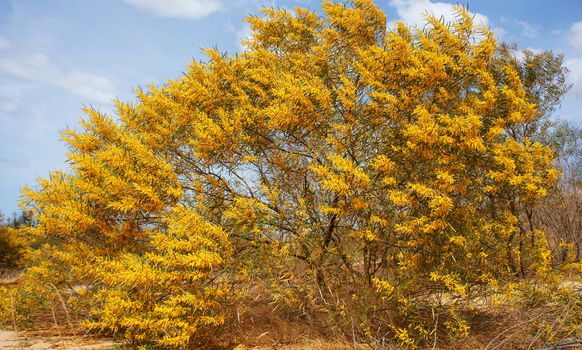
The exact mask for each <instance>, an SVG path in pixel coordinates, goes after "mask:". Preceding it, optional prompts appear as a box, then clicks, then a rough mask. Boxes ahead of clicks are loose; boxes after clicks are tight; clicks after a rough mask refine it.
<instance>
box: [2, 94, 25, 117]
mask: <svg viewBox="0 0 582 350" xmlns="http://www.w3.org/2000/svg"><path fill="white" fill-rule="evenodd" d="M19 108H20V104H19V103H18V102H16V100H14V99H12V98H7V97H2V96H0V112H5V113H12V112H16V111H17V110H18V109H19Z"/></svg>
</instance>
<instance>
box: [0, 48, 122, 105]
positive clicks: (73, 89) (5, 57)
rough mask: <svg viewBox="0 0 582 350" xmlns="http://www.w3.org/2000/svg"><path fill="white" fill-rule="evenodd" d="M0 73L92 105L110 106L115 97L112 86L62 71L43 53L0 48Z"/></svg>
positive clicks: (104, 80)
mask: <svg viewBox="0 0 582 350" xmlns="http://www.w3.org/2000/svg"><path fill="white" fill-rule="evenodd" d="M0 43H1V42H0ZM8 44H10V43H9V42H8ZM0 72H1V73H4V74H8V75H11V76H13V77H17V78H20V79H22V80H26V81H36V82H43V83H46V84H51V85H53V86H57V87H60V88H62V89H64V90H66V91H69V92H70V93H72V94H75V95H77V96H81V97H84V98H87V99H88V100H90V101H92V102H97V103H102V104H110V103H111V102H112V99H113V98H114V96H115V94H114V93H113V91H114V90H115V89H114V86H113V83H111V81H109V80H108V79H107V78H105V77H102V76H99V75H95V74H92V73H87V72H81V71H77V70H66V69H63V68H61V67H59V66H57V65H56V64H54V63H53V62H51V60H50V58H49V57H48V56H46V55H44V54H38V53H32V54H27V53H21V52H16V51H15V50H7V49H6V48H4V49H3V48H2V47H1V46H0ZM14 107H15V106H14V105H12V106H11V107H9V108H14ZM4 108H8V107H6V106H4Z"/></svg>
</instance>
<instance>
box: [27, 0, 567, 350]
mask: <svg viewBox="0 0 582 350" xmlns="http://www.w3.org/2000/svg"><path fill="white" fill-rule="evenodd" d="M322 8H323V15H322V16H320V15H318V14H317V13H315V12H311V11H309V10H306V9H301V8H297V9H295V11H294V12H292V11H287V10H275V9H265V10H263V13H264V16H262V17H255V16H251V17H249V18H248V19H247V21H248V22H249V23H250V25H251V29H252V36H251V38H250V39H248V40H246V41H245V42H244V45H245V50H244V51H243V52H242V53H240V54H238V55H236V56H226V55H222V54H220V53H219V52H217V51H215V50H207V51H206V54H207V57H208V60H207V62H192V63H191V65H190V66H189V68H188V71H187V72H186V73H185V75H184V76H183V77H182V78H180V79H178V80H174V81H168V83H167V84H165V85H164V86H162V87H159V88H157V87H151V88H149V90H147V91H142V90H139V91H138V92H137V95H138V99H139V100H138V102H136V103H135V104H125V103H121V102H119V103H118V104H117V115H118V117H117V118H116V119H111V118H110V117H107V116H104V115H101V114H99V113H98V112H96V111H94V110H87V111H86V112H87V115H88V118H87V119H86V120H85V121H83V122H82V129H81V130H80V131H72V130H71V131H66V132H65V134H64V138H65V141H66V142H67V143H68V145H69V148H70V152H69V154H68V157H69V163H70V168H69V169H68V171H66V172H56V173H54V174H52V175H51V176H50V178H49V179H46V180H41V181H40V182H39V186H38V187H37V188H35V189H28V190H25V193H24V194H25V198H26V199H25V201H26V204H27V206H28V207H29V208H30V209H32V210H33V211H34V212H35V214H36V219H37V220H38V225H37V226H36V227H35V228H31V229H30V231H31V234H32V235H35V236H36V237H38V239H39V240H40V241H42V242H45V246H43V248H41V249H45V250H46V251H48V250H51V251H54V252H55V253H54V254H52V257H51V259H52V260H54V261H55V263H56V264H58V269H56V270H55V271H59V273H58V275H59V276H60V277H59V278H58V280H56V281H55V280H54V278H55V276H56V275H57V274H56V273H53V274H52V275H53V276H52V277H51V276H50V275H51V274H50V273H48V272H47V269H48V267H46V266H45V267H44V268H45V272H47V273H46V274H42V273H40V274H38V269H40V267H38V268H37V274H38V275H40V276H44V277H43V278H47V279H50V278H53V282H51V283H53V284H55V285H58V286H59V288H65V287H66V286H74V285H81V286H83V294H84V297H85V298H88V299H86V300H89V302H87V305H86V306H85V307H86V308H87V310H88V311H87V321H86V324H87V325H88V326H90V327H95V328H100V329H108V330H111V331H113V332H118V333H121V334H123V335H125V336H126V337H127V339H129V340H131V341H133V342H136V343H149V344H154V345H159V346H175V347H180V346H185V345H187V344H189V343H190V342H191V341H193V339H194V338H193V337H194V336H195V335H199V334H202V333H203V331H204V330H207V329H209V328H210V327H211V326H218V325H221V324H222V323H223V322H224V320H225V317H227V314H226V313H225V310H227V309H226V308H225V306H227V305H228V301H229V300H232V295H231V294H229V287H230V286H232V285H233V283H235V281H241V276H242V277H243V279H244V280H250V281H257V280H260V281H263V282H266V283H264V284H263V285H262V286H263V287H264V292H265V294H268V295H270V297H271V298H273V299H274V300H275V301H276V302H277V301H280V302H285V303H286V304H287V305H288V306H289V307H297V306H298V305H303V307H305V305H310V306H312V309H311V310H310V312H314V313H315V312H317V310H322V309H323V310H326V312H330V311H331V314H332V315H337V318H336V322H337V323H339V324H340V325H343V324H344V323H345V324H347V323H348V322H351V323H352V324H353V323H354V318H356V321H357V322H356V324H357V326H358V328H359V329H361V330H362V332H363V333H364V334H368V335H369V336H375V334H372V333H371V330H370V329H371V325H373V324H376V325H382V327H384V328H383V329H382V332H383V333H382V334H387V333H386V332H388V333H390V334H392V336H393V337H394V338H395V339H397V340H399V341H400V342H401V343H402V344H405V345H408V346H414V344H417V343H418V342H419V341H423V340H426V339H428V338H429V333H430V330H429V328H428V327H432V325H433V319H427V318H428V317H429V316H427V315H428V314H429V313H430V312H431V310H432V313H433V315H434V313H435V311H436V313H437V314H440V315H442V316H441V317H443V321H442V324H444V325H445V326H446V327H447V328H448V329H449V331H450V332H451V333H455V334H460V335H464V334H467V332H468V331H469V329H468V326H467V325H466V324H465V322H464V321H463V318H462V315H461V314H460V311H461V309H460V308H459V305H461V304H463V303H466V301H467V300H470V298H472V297H474V296H475V295H477V293H480V292H481V291H483V290H484V289H486V288H487V287H490V286H494V285H497V284H498V283H502V282H504V281H506V280H510V279H512V278H516V277H517V276H518V275H519V274H522V275H525V274H526V272H527V271H530V273H533V272H531V271H536V270H537V271H543V270H544V268H545V267H546V266H547V258H548V255H547V252H546V247H545V246H544V240H543V239H537V240H535V242H536V243H535V244H532V245H528V247H527V249H529V251H528V252H526V251H525V250H524V249H525V248H523V247H521V246H520V243H521V242H522V240H521V239H517V238H516V235H517V232H518V230H519V221H520V218H519V216H518V215H516V210H515V208H516V206H520V205H523V204H524V203H533V202H535V201H536V200H537V199H539V198H541V197H543V196H544V195H545V193H546V189H547V188H548V187H549V186H551V185H552V183H553V182H554V181H555V180H556V178H557V177H558V175H559V174H558V172H557V171H556V170H555V169H554V168H552V167H551V163H552V161H553V153H552V151H551V150H550V149H549V148H548V147H546V146H544V145H543V144H541V143H539V142H538V141H537V140H535V139H530V138H527V137H522V136H521V135H520V136H519V137H518V135H516V134H515V133H514V132H513V130H514V129H515V128H517V127H519V126H521V125H525V124H527V123H530V122H531V121H532V120H534V118H535V117H536V111H537V109H536V105H535V104H534V103H533V102H534V101H533V100H532V98H531V97H530V95H528V91H527V89H526V88H525V87H524V83H523V81H522V78H521V76H520V72H519V71H518V70H517V69H516V67H515V64H513V62H511V61H508V60H506V59H501V58H500V56H499V55H498V54H497V52H498V44H497V42H496V41H495V39H494V37H493V35H492V33H491V32H490V31H489V30H488V29H487V28H485V27H483V26H481V25H476V24H474V23H473V21H472V18H471V16H470V15H469V13H468V12H467V11H466V10H464V9H463V8H458V9H457V11H456V15H457V20H455V21H453V22H452V23H443V22H442V21H441V20H439V19H437V18H434V17H430V16H429V17H427V24H426V26H424V27H423V28H409V27H407V26H406V25H405V24H403V23H397V24H396V25H395V26H394V28H390V29H388V30H387V24H386V18H385V15H384V13H383V12H382V11H380V10H379V9H378V8H377V7H376V6H375V5H374V4H373V2H372V1H371V0H353V1H349V2H347V3H345V4H344V3H336V2H332V1H323V2H322ZM536 234H538V235H539V236H543V234H542V233H541V232H540V233H536ZM524 254H528V257H529V258H528V259H527V261H526V260H523V259H521V256H522V255H524ZM40 261H42V259H41V260H40ZM527 264H529V265H527ZM41 265H42V264H41ZM526 265H527V266H526ZM75 293H77V292H75ZM77 294H78V293H77ZM229 298H231V299H229ZM395 316H397V317H395ZM437 317H438V316H437ZM378 338H381V336H379V337H378Z"/></svg>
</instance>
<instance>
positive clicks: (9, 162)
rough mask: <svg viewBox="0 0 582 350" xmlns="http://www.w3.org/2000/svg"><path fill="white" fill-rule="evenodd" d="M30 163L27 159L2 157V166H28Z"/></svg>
mask: <svg viewBox="0 0 582 350" xmlns="http://www.w3.org/2000/svg"><path fill="white" fill-rule="evenodd" d="M28 167H30V163H29V162H27V161H25V160H13V159H6V158H0V168H28Z"/></svg>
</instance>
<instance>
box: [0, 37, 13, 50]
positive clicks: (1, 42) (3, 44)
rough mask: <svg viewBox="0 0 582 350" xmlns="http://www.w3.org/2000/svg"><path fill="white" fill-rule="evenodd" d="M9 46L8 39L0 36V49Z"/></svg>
mask: <svg viewBox="0 0 582 350" xmlns="http://www.w3.org/2000/svg"><path fill="white" fill-rule="evenodd" d="M11 46H12V44H11V43H10V41H8V40H7V39H6V38H3V37H1V36H0V50H4V49H9V48H10V47H11Z"/></svg>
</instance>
